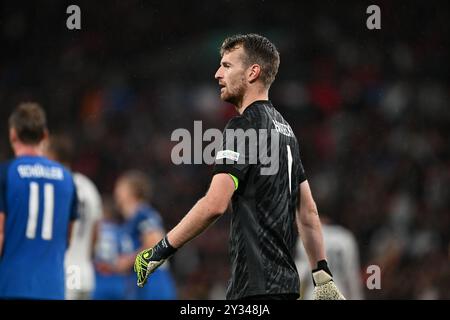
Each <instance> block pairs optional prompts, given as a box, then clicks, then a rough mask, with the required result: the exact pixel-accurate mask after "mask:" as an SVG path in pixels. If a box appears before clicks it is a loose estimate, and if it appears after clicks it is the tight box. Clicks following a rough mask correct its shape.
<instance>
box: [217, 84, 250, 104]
mask: <svg viewBox="0 0 450 320" xmlns="http://www.w3.org/2000/svg"><path fill="white" fill-rule="evenodd" d="M246 91H247V86H246V84H245V82H244V79H243V78H242V79H241V81H240V82H239V83H238V84H237V85H236V86H234V87H233V88H229V87H228V86H226V87H225V91H224V92H223V93H220V98H221V99H222V100H223V101H225V102H228V103H231V104H233V105H235V106H236V105H239V103H240V102H241V101H242V99H243V97H244V95H245V92H246Z"/></svg>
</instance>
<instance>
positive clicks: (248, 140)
mask: <svg viewBox="0 0 450 320" xmlns="http://www.w3.org/2000/svg"><path fill="white" fill-rule="evenodd" d="M253 138H256V140H255V141H252V139H253ZM256 144H257V134H256V130H255V129H254V128H253V127H252V126H251V124H250V122H249V121H248V120H247V119H246V118H243V117H235V118H233V119H231V120H230V121H229V122H228V124H227V126H226V127H225V129H224V131H223V133H222V148H221V150H220V151H218V152H217V154H216V158H215V164H214V170H213V175H215V174H218V173H228V174H231V175H233V176H235V177H236V178H237V179H238V180H239V181H245V180H246V176H247V172H248V170H249V168H250V167H251V165H252V164H253V163H252V162H251V159H252V154H251V151H252V150H253V149H254V148H252V145H253V146H254V145H256Z"/></svg>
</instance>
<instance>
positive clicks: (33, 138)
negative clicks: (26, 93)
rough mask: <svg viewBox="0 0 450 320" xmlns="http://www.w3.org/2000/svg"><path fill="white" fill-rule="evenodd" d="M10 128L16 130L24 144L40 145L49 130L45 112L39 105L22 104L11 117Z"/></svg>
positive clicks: (31, 103)
mask: <svg viewBox="0 0 450 320" xmlns="http://www.w3.org/2000/svg"><path fill="white" fill-rule="evenodd" d="M9 127H10V128H14V129H15V130H16V132H17V136H18V138H19V140H20V141H22V142H23V143H25V144H30V145H36V144H39V143H40V142H41V141H42V140H43V139H44V136H45V131H46V130H47V119H46V116H45V111H44V109H42V107H41V106H40V105H39V104H38V103H35V102H25V103H21V104H19V105H18V106H17V108H16V109H15V110H14V111H13V113H12V114H11V116H10V117H9Z"/></svg>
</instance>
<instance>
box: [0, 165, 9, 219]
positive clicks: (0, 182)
mask: <svg viewBox="0 0 450 320" xmlns="http://www.w3.org/2000/svg"><path fill="white" fill-rule="evenodd" d="M7 175H8V163H3V164H0V212H3V213H4V214H6V213H7V212H6V179H7Z"/></svg>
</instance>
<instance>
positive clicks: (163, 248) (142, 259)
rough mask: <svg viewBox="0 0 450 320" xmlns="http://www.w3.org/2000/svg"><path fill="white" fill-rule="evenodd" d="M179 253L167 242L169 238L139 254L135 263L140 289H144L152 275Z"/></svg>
mask: <svg viewBox="0 0 450 320" xmlns="http://www.w3.org/2000/svg"><path fill="white" fill-rule="evenodd" d="M176 251H177V249H175V248H174V247H172V246H171V245H170V243H169V241H168V240H167V236H166V237H164V239H162V240H161V241H160V242H158V243H157V244H156V245H155V246H154V247H153V248H150V249H145V250H142V251H141V252H139V254H138V255H137V256H136V260H135V261H134V272H136V275H137V285H138V287H141V288H142V287H143V286H144V285H145V283H146V282H147V279H148V276H149V275H151V274H152V273H153V272H154V271H155V270H156V269H157V268H158V267H159V266H160V265H162V264H163V263H164V261H166V260H167V259H168V258H169V257H170V256H171V255H172V254H174V253H175V252H176Z"/></svg>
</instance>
